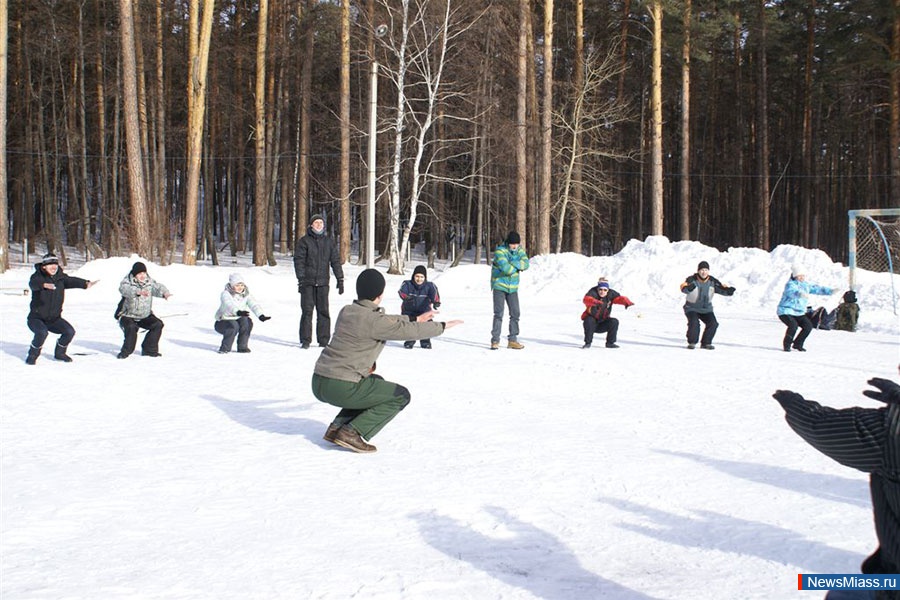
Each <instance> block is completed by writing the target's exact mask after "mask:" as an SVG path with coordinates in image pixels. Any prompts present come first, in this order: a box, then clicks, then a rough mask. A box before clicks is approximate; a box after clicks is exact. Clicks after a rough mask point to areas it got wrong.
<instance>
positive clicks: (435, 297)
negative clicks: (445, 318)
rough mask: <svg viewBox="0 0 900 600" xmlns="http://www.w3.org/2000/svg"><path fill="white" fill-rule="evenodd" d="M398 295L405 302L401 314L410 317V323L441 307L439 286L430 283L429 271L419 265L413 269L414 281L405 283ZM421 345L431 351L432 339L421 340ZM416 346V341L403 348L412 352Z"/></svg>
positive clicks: (407, 342)
mask: <svg viewBox="0 0 900 600" xmlns="http://www.w3.org/2000/svg"><path fill="white" fill-rule="evenodd" d="M398 293H399V294H400V299H401V300H402V301H403V302H402V304H401V308H400V314H402V315H405V316H407V317H409V320H410V321H415V320H416V317H418V316H419V315H423V314H425V313H427V312H429V311H431V310H434V309H437V308H440V306H441V296H440V294H439V293H438V289H437V286H436V285H434V284H433V283H431V282H430V281H428V271H427V270H426V269H425V266H424V265H418V266H417V267H416V268H415V269H413V275H412V279H410V280H408V281H404V282H403V284H402V285H401V286H400V291H399V292H398ZM419 344H420V345H421V346H422V348H424V349H425V350H430V349H431V340H430V339H424V340H419ZM415 345H416V342H415V340H408V341H405V342H403V347H404V348H406V349H408V350H411V349H412V348H413V346H415Z"/></svg>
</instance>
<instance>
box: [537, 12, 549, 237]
mask: <svg viewBox="0 0 900 600" xmlns="http://www.w3.org/2000/svg"><path fill="white" fill-rule="evenodd" d="M543 68H544V92H543V96H544V105H543V111H542V112H541V191H540V194H539V195H538V247H537V252H538V254H550V205H551V199H550V194H551V182H552V180H553V0H544V64H543Z"/></svg>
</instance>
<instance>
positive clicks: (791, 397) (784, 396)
mask: <svg viewBox="0 0 900 600" xmlns="http://www.w3.org/2000/svg"><path fill="white" fill-rule="evenodd" d="M772 397H773V398H775V399H776V400H778V401H779V402H781V404H784V403H785V402H791V401H797V400H805V398H804V397H803V396H801V395H800V394H798V393H797V392H792V391H790V390H778V391H776V392H775V393H774V394H772Z"/></svg>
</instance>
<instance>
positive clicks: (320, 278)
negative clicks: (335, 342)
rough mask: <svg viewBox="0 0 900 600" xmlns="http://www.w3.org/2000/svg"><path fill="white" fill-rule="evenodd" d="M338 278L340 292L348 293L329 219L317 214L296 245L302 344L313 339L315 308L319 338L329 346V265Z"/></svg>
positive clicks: (320, 342)
mask: <svg viewBox="0 0 900 600" xmlns="http://www.w3.org/2000/svg"><path fill="white" fill-rule="evenodd" d="M329 267H331V271H332V272H333V273H334V276H335V278H337V290H338V294H343V293H344V270H343V268H341V257H340V254H339V253H338V250H337V246H336V245H335V243H334V240H332V239H331V237H330V236H328V234H326V233H325V219H324V217H322V215H313V216H312V218H311V219H310V220H309V227H307V229H306V235H304V236H303V237H301V238H300V239H299V240H297V243H296V244H295V246H294V272H295V273H296V274H297V291H298V292H300V310H301V314H300V345H301V346H302V347H303V348H309V345H310V343H311V342H312V319H313V310H315V312H316V313H317V315H318V316H317V318H316V341H317V342H319V346H322V347H325V346H327V345H328V341H329V340H330V339H331V314H330V313H329V311H328V283H329V274H328V268H329Z"/></svg>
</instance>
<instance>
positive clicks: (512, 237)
mask: <svg viewBox="0 0 900 600" xmlns="http://www.w3.org/2000/svg"><path fill="white" fill-rule="evenodd" d="M520 243H522V238H521V237H520V236H519V232H518V231H510V232H509V234H508V235H507V236H506V245H507V246H508V245H510V244H520Z"/></svg>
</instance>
